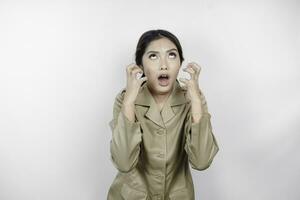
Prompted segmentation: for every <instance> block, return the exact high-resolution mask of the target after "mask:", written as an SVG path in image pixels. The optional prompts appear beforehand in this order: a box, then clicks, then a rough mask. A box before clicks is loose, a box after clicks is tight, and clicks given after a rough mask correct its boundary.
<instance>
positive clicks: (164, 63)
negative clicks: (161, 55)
mask: <svg viewBox="0 0 300 200" xmlns="http://www.w3.org/2000/svg"><path fill="white" fill-rule="evenodd" d="M167 69H168V67H167V62H166V60H165V59H161V64H160V70H167Z"/></svg>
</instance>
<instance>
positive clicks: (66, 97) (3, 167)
mask: <svg viewBox="0 0 300 200" xmlns="http://www.w3.org/2000/svg"><path fill="white" fill-rule="evenodd" d="M299 11H300V2H299V1H297V0H295V1H289V0H282V1H266V0H257V1H256V0H251V1H250V0H249V1H244V0H241V1H229V0H223V1H221V0H211V1H208V0H195V1H188V0H187V1H175V0H173V1H169V0H168V1H159V0H151V1H145V0H134V1H121V0H119V1H116V0H109V1H92V0H77V1H67V0H59V1H58V0H57V1H55V0H54V1H53V0H51V1H50V0H49V1H13V0H12V1H5V0H1V1H0V199H1V200H102V199H106V194H107V191H108V189H109V186H110V184H111V183H112V181H113V179H114V177H115V175H116V173H117V170H116V169H115V168H114V166H113V164H112V162H111V160H110V152H109V141H110V139H111V131H110V128H109V125H108V122H109V121H110V120H111V119H112V107H113V102H114V98H115V96H116V94H117V93H118V92H119V91H120V90H121V89H122V88H124V87H125V86H126V74H125V69H126V66H127V65H128V64H130V63H132V62H134V52H135V47H136V44H137V41H138V38H139V37H140V36H141V34H142V33H143V32H145V31H147V30H150V29H159V28H160V29H166V30H169V31H170V32H172V33H174V34H175V35H176V36H177V37H178V38H179V40H180V42H181V44H182V47H183V53H184V57H185V59H186V60H185V62H184V63H183V66H185V65H186V64H187V63H188V62H192V61H194V62H197V63H198V64H199V65H201V67H202V71H201V74H200V79H199V85H200V88H201V89H202V90H203V92H204V95H205V97H206V100H207V103H208V109H209V112H210V113H211V116H212V118H211V122H212V126H213V132H214V134H215V136H216V138H217V140H218V144H219V147H220V150H219V152H218V154H217V155H216V157H215V159H214V162H213V163H212V165H211V167H210V168H208V169H207V170H204V171H195V170H192V175H193V179H194V184H195V192H196V199H197V200H198V199H202V200H205V199H206V200H298V199H300V192H299V185H300V155H299V152H300V151H299V143H300V135H299V134H300V125H299V122H300V121H299V120H300V94H299V91H300V90H299V89H300V88H299V85H300V68H299V67H300V59H299V58H300V56H299V53H300V16H299V13H300V12H299ZM179 76H186V73H185V72H182V71H181V72H180V74H179Z"/></svg>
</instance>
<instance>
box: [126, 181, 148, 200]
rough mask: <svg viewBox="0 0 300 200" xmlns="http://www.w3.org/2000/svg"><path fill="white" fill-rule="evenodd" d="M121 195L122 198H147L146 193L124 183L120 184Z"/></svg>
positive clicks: (134, 199)
mask: <svg viewBox="0 0 300 200" xmlns="http://www.w3.org/2000/svg"><path fill="white" fill-rule="evenodd" d="M121 195H122V197H123V198H124V200H148V195H147V193H145V192H142V191H138V190H136V189H134V188H132V187H130V186H129V185H127V184H126V183H125V184H124V185H123V186H122V189H121Z"/></svg>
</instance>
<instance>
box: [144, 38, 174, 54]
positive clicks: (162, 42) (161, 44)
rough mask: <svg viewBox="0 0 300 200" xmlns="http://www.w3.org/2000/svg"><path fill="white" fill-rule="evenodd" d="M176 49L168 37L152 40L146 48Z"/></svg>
mask: <svg viewBox="0 0 300 200" xmlns="http://www.w3.org/2000/svg"><path fill="white" fill-rule="evenodd" d="M173 48H175V49H177V48H176V45H175V44H174V43H173V42H172V41H171V40H169V39H168V38H160V39H158V40H154V41H152V42H150V43H149V45H148V46H147V48H146V52H147V51H167V50H169V49H173Z"/></svg>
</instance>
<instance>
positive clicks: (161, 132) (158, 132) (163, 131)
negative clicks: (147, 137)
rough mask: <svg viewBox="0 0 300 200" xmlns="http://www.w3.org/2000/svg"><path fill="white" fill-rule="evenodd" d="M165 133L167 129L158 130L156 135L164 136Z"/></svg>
mask: <svg viewBox="0 0 300 200" xmlns="http://www.w3.org/2000/svg"><path fill="white" fill-rule="evenodd" d="M165 132H166V130H165V129H157V130H156V133H157V134H159V135H162V134H164V133H165Z"/></svg>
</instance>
